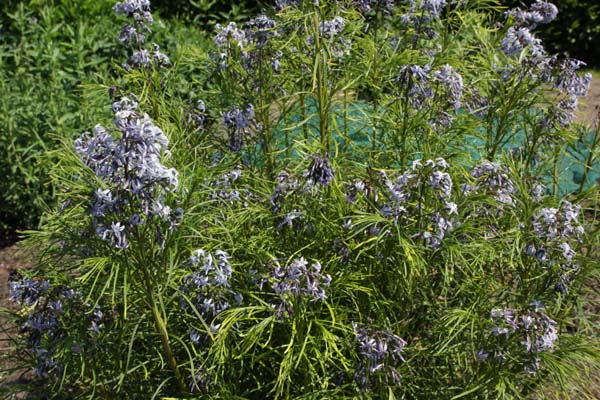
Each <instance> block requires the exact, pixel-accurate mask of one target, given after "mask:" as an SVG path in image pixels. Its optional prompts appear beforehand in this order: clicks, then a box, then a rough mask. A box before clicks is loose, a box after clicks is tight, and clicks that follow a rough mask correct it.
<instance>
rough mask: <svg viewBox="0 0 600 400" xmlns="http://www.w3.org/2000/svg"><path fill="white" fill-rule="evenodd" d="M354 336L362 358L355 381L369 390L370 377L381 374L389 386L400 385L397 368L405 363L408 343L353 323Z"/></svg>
mask: <svg viewBox="0 0 600 400" xmlns="http://www.w3.org/2000/svg"><path fill="white" fill-rule="evenodd" d="M352 327H353V328H354V336H355V337H356V341H357V342H358V354H359V355H360V356H361V357H362V358H361V361H360V364H359V367H358V368H357V371H356V374H355V380H356V381H357V383H358V384H359V385H360V386H361V388H363V389H368V386H369V376H370V375H371V374H374V373H377V372H380V373H383V374H384V375H385V379H386V382H387V383H388V384H395V385H397V384H399V383H400V374H399V373H398V371H397V367H398V364H399V362H400V361H404V358H403V357H402V352H403V351H404V347H405V346H406V344H407V343H406V341H405V340H404V339H402V338H401V337H399V336H398V335H394V334H393V333H391V332H390V331H389V329H387V330H385V331H377V330H374V329H372V328H369V327H367V326H364V325H359V324H357V323H355V322H353V323H352Z"/></svg>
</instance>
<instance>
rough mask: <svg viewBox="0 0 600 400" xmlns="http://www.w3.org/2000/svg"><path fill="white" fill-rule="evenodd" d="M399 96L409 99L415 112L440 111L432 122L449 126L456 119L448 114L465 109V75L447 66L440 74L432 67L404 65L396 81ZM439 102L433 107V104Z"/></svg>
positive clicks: (394, 80)
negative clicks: (463, 103) (463, 104)
mask: <svg viewBox="0 0 600 400" xmlns="http://www.w3.org/2000/svg"><path fill="white" fill-rule="evenodd" d="M392 82H393V83H394V84H395V85H396V88H397V91H398V95H399V96H400V97H402V98H405V99H406V100H407V101H408V104H410V106H411V107H412V108H414V109H415V110H422V109H425V110H430V109H437V110H438V113H437V114H436V115H435V116H433V119H432V121H431V122H432V123H433V124H434V125H440V124H441V126H444V127H447V126H448V125H450V123H451V122H452V119H453V118H452V116H451V115H450V114H449V113H448V112H447V111H457V110H458V109H459V108H461V106H462V98H463V93H464V91H465V88H464V84H463V79H462V76H461V75H460V74H459V73H458V72H457V71H456V70H455V69H454V68H452V66H450V65H448V64H446V65H444V66H442V67H441V68H440V69H438V70H436V71H432V70H431V66H430V65H425V66H423V67H421V66H419V65H404V66H402V67H401V68H400V69H399V71H398V73H397V74H396V76H395V77H394V78H393V79H392ZM433 101H437V102H439V104H438V106H437V107H433V104H432V102H433Z"/></svg>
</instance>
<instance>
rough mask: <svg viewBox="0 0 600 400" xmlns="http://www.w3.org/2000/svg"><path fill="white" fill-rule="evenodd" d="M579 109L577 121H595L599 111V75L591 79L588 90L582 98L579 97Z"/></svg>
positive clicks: (589, 122) (590, 122)
mask: <svg viewBox="0 0 600 400" xmlns="http://www.w3.org/2000/svg"><path fill="white" fill-rule="evenodd" d="M579 109H580V115H579V116H578V121H579V122H582V123H588V124H593V123H595V121H597V119H598V112H599V111H600V77H597V78H596V77H595V78H593V79H592V83H591V84H590V91H589V92H588V95H587V96H586V97H585V98H584V99H581V101H580V103H579Z"/></svg>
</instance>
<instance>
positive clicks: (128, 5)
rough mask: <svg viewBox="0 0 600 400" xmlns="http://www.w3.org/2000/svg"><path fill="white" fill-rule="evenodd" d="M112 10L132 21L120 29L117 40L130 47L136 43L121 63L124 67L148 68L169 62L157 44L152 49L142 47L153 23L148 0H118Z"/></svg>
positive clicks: (165, 64)
mask: <svg viewBox="0 0 600 400" xmlns="http://www.w3.org/2000/svg"><path fill="white" fill-rule="evenodd" d="M113 10H114V11H115V12H116V13H117V14H118V15H125V16H126V17H127V18H129V19H130V20H131V21H132V22H131V23H127V24H125V25H124V26H123V28H122V29H121V32H120V33H119V36H118V40H119V42H121V43H124V44H125V45H126V46H127V47H131V46H132V45H133V44H134V43H135V44H137V49H135V50H134V51H133V53H132V54H131V57H130V58H129V62H128V63H125V64H123V67H124V68H126V69H129V68H148V67H150V66H153V65H155V66H161V67H164V66H167V65H169V64H170V63H171V60H169V57H167V56H166V55H164V54H163V53H161V52H160V49H159V46H158V45H157V44H154V49H153V51H148V50H146V49H144V48H143V47H142V46H143V45H144V42H145V41H146V33H149V32H150V25H152V24H153V23H154V18H153V17H152V13H151V12H150V1H149V0H124V1H118V2H117V3H116V4H115V6H114V7H113Z"/></svg>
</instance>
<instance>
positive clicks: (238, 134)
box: [222, 104, 260, 153]
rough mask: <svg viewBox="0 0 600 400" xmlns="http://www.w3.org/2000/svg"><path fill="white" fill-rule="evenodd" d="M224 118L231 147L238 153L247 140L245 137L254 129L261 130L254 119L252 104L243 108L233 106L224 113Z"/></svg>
mask: <svg viewBox="0 0 600 400" xmlns="http://www.w3.org/2000/svg"><path fill="white" fill-rule="evenodd" d="M222 120H223V125H224V126H225V129H226V130H227V133H228V134H229V149H230V150H231V151H233V152H236V153H237V152H240V151H241V150H242V147H243V145H244V142H245V140H244V137H245V136H246V135H248V134H249V133H250V132H251V130H252V129H255V130H260V127H259V126H258V125H257V124H256V120H255V119H254V106H253V105H252V104H247V105H246V107H245V108H244V109H243V110H242V109H239V108H237V107H232V108H231V109H230V110H229V111H227V112H224V113H223V116H222Z"/></svg>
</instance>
